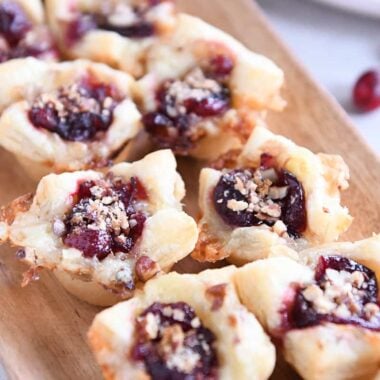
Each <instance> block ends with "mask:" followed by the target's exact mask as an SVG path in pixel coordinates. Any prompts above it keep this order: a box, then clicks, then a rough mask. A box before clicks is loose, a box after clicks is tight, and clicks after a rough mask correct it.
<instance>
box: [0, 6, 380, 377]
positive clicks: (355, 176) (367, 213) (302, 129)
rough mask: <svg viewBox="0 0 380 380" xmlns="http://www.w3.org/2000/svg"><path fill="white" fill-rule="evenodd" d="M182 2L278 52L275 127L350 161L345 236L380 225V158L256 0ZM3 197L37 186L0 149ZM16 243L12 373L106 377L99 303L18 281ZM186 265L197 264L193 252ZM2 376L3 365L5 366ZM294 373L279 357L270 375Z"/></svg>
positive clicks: (48, 281) (9, 318)
mask: <svg viewBox="0 0 380 380" xmlns="http://www.w3.org/2000/svg"><path fill="white" fill-rule="evenodd" d="M179 3H180V7H181V9H183V10H186V11H188V12H189V13H192V14H194V15H198V16H201V17H203V18H204V19H205V20H206V21H208V22H211V23H212V24H214V25H216V26H218V27H220V28H222V29H224V30H225V31H227V32H229V33H231V34H232V35H234V36H235V37H237V38H238V39H239V40H240V41H242V42H243V43H245V44H246V45H247V46H248V47H250V48H252V49H253V50H255V51H258V52H261V53H263V54H265V55H267V56H269V57H270V58H272V59H274V60H275V61H276V62H277V63H278V64H279V65H280V66H281V67H282V68H283V69H284V71H285V73H286V89H285V91H284V97H285V98H286V100H287V101H288V107H287V109H286V111H285V112H283V113H281V114H276V115H270V116H269V122H270V126H271V128H272V129H273V130H274V131H275V132H279V133H282V134H284V135H286V136H288V137H290V138H292V139H293V140H295V141H296V142H297V143H298V144H301V145H305V146H306V147H308V148H310V149H312V150H314V151H322V152H327V153H339V154H341V155H342V156H343V157H344V158H345V160H346V161H347V163H348V164H349V166H350V168H351V177H352V179H351V187H350V190H348V191H347V192H346V194H345V196H344V203H345V204H346V205H347V206H349V207H350V209H351V212H352V214H353V215H354V216H355V222H354V224H353V227H352V228H351V230H350V231H349V232H348V233H347V234H346V235H345V236H344V238H347V239H348V238H349V239H358V238H362V237H365V236H368V235H370V234H371V233H372V232H375V231H379V225H380V196H379V195H380V194H379V190H378V187H377V186H378V184H380V163H379V159H378V158H377V157H376V156H375V154H374V153H372V152H371V151H370V150H369V148H368V147H367V146H366V145H365V144H364V143H363V141H362V140H361V138H360V137H359V136H358V134H357V133H356V132H355V130H354V129H353V128H352V126H351V125H350V122H349V120H348V119H347V116H346V115H345V114H344V112H343V111H342V110H341V109H340V107H339V106H338V105H337V104H336V103H335V102H334V101H333V100H332V99H331V98H330V97H329V96H328V95H327V94H326V93H325V92H324V91H323V90H321V89H320V88H319V87H318V86H317V85H316V84H315V83H314V82H313V80H312V79H311V78H310V76H309V75H308V74H307V73H306V72H305V70H304V69H303V68H302V67H300V65H299V64H298V62H297V61H296V60H295V59H294V58H293V57H292V56H291V54H290V53H289V52H288V50H287V49H286V48H285V47H284V46H283V44H282V43H281V41H280V39H279V38H278V37H277V36H276V35H275V34H274V33H273V32H272V31H271V29H270V28H269V27H268V24H267V22H266V21H265V20H264V18H263V16H262V15H261V13H260V12H259V10H258V8H257V6H256V5H255V4H254V3H253V2H252V1H251V0H234V1H232V0H209V1H204V0H192V1H189V0H182V1H179ZM0 166H1V170H0V202H1V203H2V204H4V203H7V202H8V201H10V200H11V199H13V198H15V197H17V196H19V195H21V194H23V193H26V192H28V191H31V190H33V188H34V186H35V184H33V183H32V182H30V181H29V180H28V178H27V176H26V174H25V173H24V172H23V171H22V170H21V169H20V167H19V166H18V165H17V164H16V163H15V162H14V160H13V158H12V157H11V156H10V155H9V154H7V153H5V152H4V151H0ZM180 167H181V169H182V171H183V173H184V174H185V177H186V178H185V179H186V180H187V185H188V196H187V201H188V205H189V206H188V209H189V210H190V211H191V212H192V213H193V214H196V213H197V208H196V191H197V182H198V179H197V175H198V168H197V167H196V166H195V165H194V163H193V162H190V161H189V160H181V165H180ZM14 252H15V250H14V249H12V248H9V247H8V248H4V247H3V248H1V255H0V289H1V292H0V303H1V308H0V365H1V366H2V367H3V369H4V374H5V375H4V376H5V378H9V379H28V380H34V379H39V380H43V379H57V380H60V379H74V380H77V379H78V380H79V379H92V380H97V379H101V375H100V372H99V370H98V368H97V366H96V364H95V361H94V360H93V358H92V355H91V353H90V351H89V349H88V346H87V343H86V332H87V328H88V326H89V324H90V323H91V320H92V318H93V317H94V315H95V314H96V312H98V310H99V309H98V308H96V307H92V306H89V305H87V304H85V303H83V302H80V301H78V300H76V299H74V298H73V297H71V296H70V295H68V294H67V293H66V292H65V291H64V289H63V288H62V286H61V285H60V284H59V283H57V281H56V280H55V279H54V278H52V276H50V275H49V274H48V273H43V274H42V277H41V279H40V281H38V282H36V283H33V284H32V285H29V286H28V287H26V288H24V289H21V288H20V281H21V274H22V272H23V270H24V269H25V268H24V267H23V266H22V265H21V264H20V263H18V262H16V261H15V259H14ZM180 268H181V269H182V270H184V269H186V270H191V271H193V270H197V269H198V267H197V266H194V265H193V263H191V262H190V261H189V260H187V261H186V263H183V264H182V265H180ZM0 376H1V373H0ZM295 378H296V376H295V374H294V372H292V371H291V370H290V369H289V368H288V367H287V366H286V365H285V364H284V363H283V362H282V361H281V360H280V361H279V365H278V367H277V369H276V371H275V374H274V375H273V376H272V379H273V380H280V379H281V380H288V379H289V380H290V379H295Z"/></svg>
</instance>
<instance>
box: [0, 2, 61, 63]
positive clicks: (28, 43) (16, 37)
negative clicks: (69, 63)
mask: <svg viewBox="0 0 380 380" xmlns="http://www.w3.org/2000/svg"><path fill="white" fill-rule="evenodd" d="M0 18H1V21H0V63H2V62H5V61H8V60H11V59H15V58H21V57H28V56H32V57H36V58H39V59H44V60H48V61H50V60H56V59H58V51H57V49H56V47H55V43H54V41H53V38H52V36H51V34H50V31H49V29H48V27H47V26H46V25H44V22H45V14H44V9H43V6H42V2H41V0H1V1H0Z"/></svg>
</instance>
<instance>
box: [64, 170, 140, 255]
mask: <svg viewBox="0 0 380 380" xmlns="http://www.w3.org/2000/svg"><path fill="white" fill-rule="evenodd" d="M73 199H74V206H73V209H72V210H71V212H70V213H69V214H68V215H67V216H66V218H65V221H64V225H65V231H64V234H63V236H62V239H63V243H64V244H65V245H67V246H69V247H72V248H76V249H78V250H80V251H81V252H83V255H84V256H85V257H89V258H91V257H97V258H98V259H99V260H103V259H104V258H106V257H107V256H108V255H109V254H111V253H116V252H124V253H129V252H130V251H131V250H132V249H133V247H134V246H135V244H136V242H137V240H138V239H139V238H140V236H141V234H142V232H143V228H144V223H145V220H146V215H145V213H143V212H142V211H139V210H138V209H137V208H136V207H137V204H138V203H139V202H141V201H145V200H147V193H146V191H145V188H144V186H143V185H142V184H141V182H140V181H139V180H138V179H137V178H135V177H132V178H131V180H130V181H128V182H125V181H123V180H121V179H118V178H108V179H106V180H105V181H101V182H97V181H85V182H82V183H80V184H79V186H78V190H77V192H76V193H75V194H73ZM123 217H125V218H127V220H128V225H124V224H123V223H120V225H119V226H118V225H117V223H118V222H119V221H120V219H122V218H123ZM100 218H101V219H102V220H100Z"/></svg>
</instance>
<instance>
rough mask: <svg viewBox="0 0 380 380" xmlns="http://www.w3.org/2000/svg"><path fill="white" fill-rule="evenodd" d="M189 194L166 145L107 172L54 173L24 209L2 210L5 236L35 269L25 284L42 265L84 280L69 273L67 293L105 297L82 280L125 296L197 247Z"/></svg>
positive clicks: (40, 185)
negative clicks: (185, 206) (185, 201)
mask: <svg viewBox="0 0 380 380" xmlns="http://www.w3.org/2000/svg"><path fill="white" fill-rule="evenodd" d="M184 195H185V189H184V184H183V181H182V179H181V177H180V175H179V174H178V173H177V172H176V161H175V158H174V156H173V154H172V153H171V152H170V151H168V150H163V151H158V152H155V153H151V154H149V155H148V156H146V157H145V158H144V159H142V160H141V161H136V162H134V163H120V164H118V165H115V166H113V167H112V168H110V170H109V171H108V172H107V173H106V174H103V173H100V172H96V171H79V172H74V173H63V174H59V175H56V174H50V175H48V176H46V177H44V178H43V179H42V180H41V182H40V183H39V185H38V187H37V191H36V194H35V196H34V197H32V198H31V202H30V203H29V205H27V206H26V207H25V205H24V207H22V209H21V210H20V207H19V204H20V202H18V203H16V204H15V203H14V204H13V205H14V206H12V205H11V206H10V209H8V210H7V209H6V210H5V211H3V219H5V222H7V223H8V227H7V228H6V231H5V233H4V232H3V235H5V236H3V239H6V238H8V240H9V242H10V243H11V244H13V245H15V246H19V247H21V250H20V251H19V254H18V256H19V257H20V258H21V259H23V261H25V262H26V263H28V264H29V265H30V267H31V269H30V270H29V271H28V272H27V273H26V275H25V280H24V283H25V284H27V283H28V281H29V280H30V279H31V278H33V275H34V273H36V271H38V270H39V269H41V268H48V269H51V270H58V271H59V277H60V278H62V277H63V276H62V275H61V274H62V272H63V273H67V274H69V275H71V276H72V277H73V279H74V280H75V279H77V280H80V281H81V282H79V283H78V281H76V282H75V281H74V282H73V283H71V282H70V280H71V278H70V277H68V276H66V279H64V280H65V281H64V282H65V285H66V286H67V287H68V290H69V291H71V292H73V293H76V294H77V295H78V296H80V297H82V298H85V299H86V300H88V301H91V302H93V303H106V302H108V301H107V299H106V300H105V301H98V300H97V297H98V296H99V297H100V296H103V295H102V294H100V293H99V292H98V291H99V289H100V288H99V289H97V290H96V293H92V294H91V290H92V289H91V284H86V283H85V282H93V283H94V284H99V285H101V286H102V287H103V288H105V289H107V290H109V291H110V292H109V294H110V296H112V294H111V293H112V292H113V293H114V294H116V295H117V296H119V298H126V297H129V296H131V295H132V294H133V292H134V290H135V288H136V287H137V286H138V285H139V283H143V282H145V281H146V280H148V279H149V278H151V277H153V276H154V275H156V274H157V273H158V272H160V271H168V270H169V269H170V268H171V266H172V265H173V264H174V263H176V262H177V261H179V260H181V259H182V258H183V257H185V256H186V255H188V254H189V253H190V252H191V251H192V249H193V248H194V245H195V242H196V240H197V228H196V223H195V222H194V220H193V219H192V218H191V217H190V216H188V215H187V214H185V213H184V212H183V211H182V206H181V203H180V201H181V199H182V198H183V197H184ZM2 229H4V223H3V225H2ZM81 285H83V286H81ZM94 288H96V287H94ZM86 292H87V293H88V294H87V293H86Z"/></svg>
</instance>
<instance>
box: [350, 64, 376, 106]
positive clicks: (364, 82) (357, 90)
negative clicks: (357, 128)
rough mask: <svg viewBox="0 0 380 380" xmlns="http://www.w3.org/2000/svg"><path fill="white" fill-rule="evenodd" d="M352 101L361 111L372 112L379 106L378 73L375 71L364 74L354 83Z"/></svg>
mask: <svg viewBox="0 0 380 380" xmlns="http://www.w3.org/2000/svg"><path fill="white" fill-rule="evenodd" d="M353 101H354V104H355V106H356V107H357V108H358V109H359V110H361V111H372V110H374V109H376V108H377V107H379V106H380V73H379V72H378V71H376V70H370V71H367V72H365V73H364V74H363V75H362V76H361V77H360V78H359V79H358V80H357V82H356V84H355V87H354V90H353Z"/></svg>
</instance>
